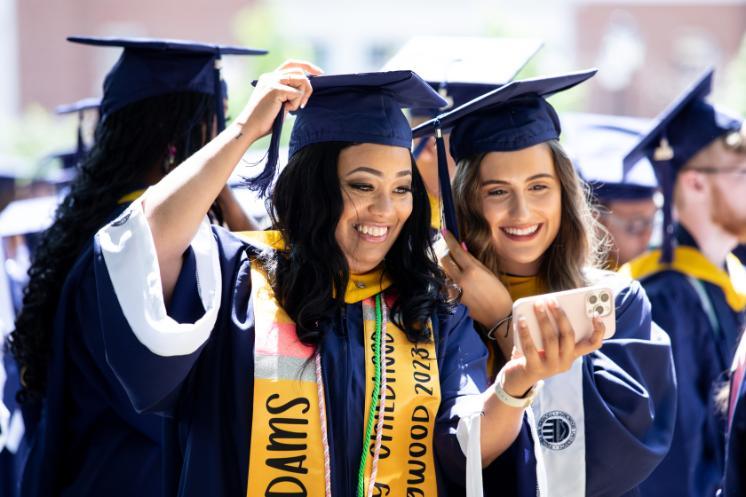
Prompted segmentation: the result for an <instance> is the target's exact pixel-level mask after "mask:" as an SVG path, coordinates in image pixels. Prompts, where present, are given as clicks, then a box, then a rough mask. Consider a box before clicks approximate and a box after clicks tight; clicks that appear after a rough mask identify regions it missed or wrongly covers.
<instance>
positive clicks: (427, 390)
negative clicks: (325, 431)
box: [247, 235, 440, 497]
mask: <svg viewBox="0 0 746 497" xmlns="http://www.w3.org/2000/svg"><path fill="white" fill-rule="evenodd" d="M257 236H258V235H257ZM265 236H266V235H265ZM247 238H254V237H253V236H252V237H249V236H247ZM275 242H276V240H275ZM275 246H277V245H275ZM371 278H372V276H371ZM375 281H377V282H380V281H381V278H380V275H379V276H378V277H377V279H376V280H375ZM251 285H252V289H251V292H252V302H253V305H254V318H255V335H256V338H255V346H254V367H255V370H254V399H253V411H252V412H253V414H252V415H253V418H252V426H251V453H250V455H249V479H248V488H247V495H248V496H251V497H253V496H264V495H268V494H271V493H275V494H277V493H280V494H282V493H286V494H287V495H296V494H297V495H307V496H309V497H323V496H325V478H324V471H325V469H324V451H323V443H322V441H323V437H322V431H321V421H320V419H321V417H320V412H321V408H322V406H323V404H321V403H320V402H319V399H320V396H319V390H318V388H319V385H318V384H317V376H316V369H315V367H314V361H313V359H314V357H315V356H314V354H315V351H314V349H313V348H311V347H307V346H305V345H303V344H301V343H300V342H299V341H298V339H297V336H296V334H295V324H294V323H293V322H292V320H291V319H290V317H289V316H288V315H287V314H286V313H285V311H284V310H283V309H282V308H281V307H280V306H279V304H278V303H277V301H276V300H275V298H274V295H273V292H272V289H271V286H270V284H269V282H268V281H267V277H266V274H265V273H264V271H263V270H262V269H261V267H260V266H259V265H258V264H257V263H252V268H251ZM353 286H354V285H353ZM371 286H372V287H374V288H375V285H371ZM354 288H355V289H356V291H358V294H357V295H360V293H359V292H360V291H361V290H368V292H369V291H370V288H371V287H365V288H364V289H361V288H359V287H358V286H354ZM379 291H380V289H379ZM365 293H367V292H365ZM346 297H347V298H346V299H345V300H348V299H350V298H351V296H350V295H347V296H346ZM373 302H374V301H373V298H371V296H370V295H367V296H365V297H364V300H363V316H364V323H363V328H364V329H363V333H364V337H365V362H366V378H369V379H371V381H368V382H366V399H367V400H366V411H365V413H366V418H367V412H368V409H369V407H370V402H371V398H372V383H371V382H372V378H373V376H374V374H373V371H374V370H373V361H374V358H375V354H374V352H375V350H374V349H375V347H374V343H373V337H374V335H375V305H374V303H373ZM383 322H385V323H386V327H385V330H384V335H383V340H382V342H383V344H385V351H384V354H385V355H386V357H385V363H384V366H385V368H386V372H387V375H386V376H387V378H386V388H385V389H384V390H383V391H382V392H381V396H379V398H378V399H376V404H377V405H378V407H379V408H380V403H381V399H382V398H383V396H385V398H383V400H384V402H383V407H384V418H383V424H382V429H381V446H380V451H379V453H380V459H379V461H378V464H377V467H376V469H377V473H376V478H375V481H374V487H375V490H374V493H373V494H374V495H379V494H383V495H390V496H392V497H393V496H406V495H436V493H437V486H436V480H435V467H434V458H433V444H432V441H433V431H434V423H435V416H436V415H437V412H438V406H439V404H440V384H439V375H438V367H437V360H436V352H435V346H434V344H433V343H432V342H429V343H427V344H412V343H411V342H410V341H409V340H408V339H407V337H406V334H404V332H402V331H401V330H399V329H398V328H397V327H396V326H395V325H394V324H393V323H391V322H389V321H388V319H386V318H385V316H384V321H383ZM336 395H339V392H336ZM321 402H324V398H323V397H322V398H321ZM366 421H367V419H366ZM376 434H377V423H376V430H374V432H373V437H372V443H371V450H370V455H369V457H368V464H367V467H366V471H365V488H366V495H367V494H368V487H369V484H370V477H371V472H372V469H373V466H372V465H373V447H374V446H375V441H376ZM361 435H364V434H361ZM355 463H359V461H355Z"/></svg>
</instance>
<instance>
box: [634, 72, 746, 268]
mask: <svg viewBox="0 0 746 497" xmlns="http://www.w3.org/2000/svg"><path fill="white" fill-rule="evenodd" d="M712 77H713V70H712V69H708V70H707V71H705V72H704V73H703V74H702V75H701V76H700V77H699V78H697V80H696V81H695V82H694V83H693V84H692V85H691V86H690V87H689V88H687V89H686V90H685V91H684V92H683V93H682V94H681V95H680V96H679V97H678V98H677V99H676V100H675V101H674V102H673V103H672V104H671V105H669V106H668V108H667V109H665V110H664V111H663V112H662V113H661V114H660V115H658V117H656V118H655V119H654V121H653V124H652V126H651V127H650V129H649V130H648V131H647V132H646V133H645V134H644V135H643V137H642V138H641V139H640V141H639V142H638V143H637V144H636V145H635V146H634V148H632V149H631V150H630V152H629V153H628V154H627V155H626V157H625V158H624V171H625V174H627V173H629V171H630V170H631V169H632V167H633V166H634V165H635V164H637V162H639V161H640V160H641V159H643V158H645V157H647V158H648V160H650V162H651V164H652V165H653V167H654V169H655V174H656V176H657V177H658V182H659V184H660V186H661V190H662V191H663V197H664V205H663V230H664V231H663V246H662V252H661V261H662V262H671V259H672V256H673V237H674V235H673V233H674V226H673V213H672V205H671V204H672V201H673V190H674V184H675V182H676V176H677V175H678V173H679V171H681V169H682V168H683V167H684V165H686V163H687V162H688V161H689V160H690V159H691V158H692V157H694V156H695V155H696V154H697V153H698V152H699V151H700V150H702V149H703V148H705V147H706V146H708V145H709V144H710V143H712V142H713V141H714V140H715V139H717V138H720V137H723V136H725V137H726V142H727V143H731V142H733V141H736V142H737V143H732V144H733V145H738V144H739V143H740V142H741V141H742V140H743V135H742V134H741V132H740V130H741V126H742V121H741V119H739V118H736V117H732V116H729V115H728V114H726V113H724V112H721V111H718V110H717V109H716V108H715V107H714V106H713V105H712V104H710V103H708V102H707V101H706V100H705V98H706V97H707V96H708V95H709V94H710V92H711V91H712Z"/></svg>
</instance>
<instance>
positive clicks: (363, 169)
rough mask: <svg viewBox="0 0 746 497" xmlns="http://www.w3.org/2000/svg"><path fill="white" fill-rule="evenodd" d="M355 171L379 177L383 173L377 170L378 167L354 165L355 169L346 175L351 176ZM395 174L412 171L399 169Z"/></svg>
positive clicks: (408, 174)
mask: <svg viewBox="0 0 746 497" xmlns="http://www.w3.org/2000/svg"><path fill="white" fill-rule="evenodd" d="M355 173H369V174H372V175H373V176H378V177H379V178H381V177H383V173H382V172H381V171H379V170H378V169H373V168H372V167H366V166H360V167H356V168H355V169H353V170H352V171H350V172H349V173H347V174H346V176H351V175H353V174H355ZM396 175H397V176H411V175H412V171H411V170H409V169H407V170H404V171H399V172H398V173H396Z"/></svg>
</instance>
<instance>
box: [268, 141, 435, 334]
mask: <svg viewBox="0 0 746 497" xmlns="http://www.w3.org/2000/svg"><path fill="white" fill-rule="evenodd" d="M351 145H353V143H348V142H326V143H318V144H314V145H309V146H307V147H305V148H303V149H302V150H300V151H299V152H298V153H296V154H295V155H294V156H293V157H292V158H291V159H290V161H289V162H288V165H287V166H286V167H285V169H284V170H283V171H282V173H281V174H280V176H279V178H278V180H277V183H276V185H275V188H274V191H273V193H272V197H271V202H270V205H271V217H272V221H273V225H274V228H275V229H277V230H279V231H280V232H281V233H282V235H283V238H284V240H285V242H286V245H287V247H288V249H287V250H285V251H278V252H270V253H269V255H268V256H267V258H266V259H265V261H264V262H265V264H266V265H267V266H268V268H269V269H270V279H271V281H272V285H273V289H274V292H275V295H276V297H277V299H278V302H279V303H280V305H282V308H283V309H284V310H285V311H286V312H287V313H288V315H289V316H290V317H291V318H292V319H293V320H294V321H295V323H296V330H297V333H298V338H299V340H301V341H302V342H303V343H305V344H307V345H314V346H315V345H318V344H319V342H320V341H321V332H320V329H321V328H320V323H322V322H324V321H325V320H329V319H333V317H334V315H335V314H336V312H337V310H338V309H340V308H341V307H342V306H343V305H344V294H345V290H346V288H347V280H348V278H349V268H348V265H347V260H346V258H345V256H344V254H343V253H342V249H341V248H340V247H339V244H338V243H337V241H336V238H335V236H334V233H335V228H336V226H337V223H338V222H339V218H340V216H341V214H342V208H343V198H342V192H341V186H340V182H339V177H338V173H337V160H338V157H339V153H340V151H342V150H343V149H344V148H346V147H348V146H351ZM412 197H413V203H412V204H413V208H412V214H411V215H410V216H409V219H407V221H406V222H405V223H404V226H403V227H402V230H401V232H400V233H399V236H398V238H397V239H396V241H395V242H394V244H393V246H392V247H391V249H390V250H389V252H388V254H387V255H386V258H385V260H384V263H383V264H384V271H385V272H386V273H387V275H388V276H389V277H390V278H391V280H392V282H393V285H394V288H395V291H396V296H397V298H396V300H395V304H394V305H393V306H392V309H391V316H392V319H393V320H394V322H395V323H396V324H397V326H399V327H400V328H401V329H402V330H404V331H405V332H406V334H407V336H408V338H409V339H410V340H411V341H413V342H417V341H425V340H429V339H431V337H430V334H429V330H428V328H427V326H426V324H427V321H428V320H429V319H430V317H431V316H433V315H434V314H436V313H437V314H438V315H444V314H446V313H447V312H448V311H449V310H450V309H449V306H448V304H447V303H446V302H445V299H444V295H445V293H444V274H443V272H442V271H441V269H440V268H439V267H438V265H437V263H436V262H435V261H436V259H435V254H434V252H433V249H432V246H431V242H430V240H431V238H430V230H429V226H430V203H429V202H428V198H427V193H426V191H425V185H424V183H423V181H422V177H421V176H420V175H419V173H418V171H417V167H416V165H415V163H414V159H412Z"/></svg>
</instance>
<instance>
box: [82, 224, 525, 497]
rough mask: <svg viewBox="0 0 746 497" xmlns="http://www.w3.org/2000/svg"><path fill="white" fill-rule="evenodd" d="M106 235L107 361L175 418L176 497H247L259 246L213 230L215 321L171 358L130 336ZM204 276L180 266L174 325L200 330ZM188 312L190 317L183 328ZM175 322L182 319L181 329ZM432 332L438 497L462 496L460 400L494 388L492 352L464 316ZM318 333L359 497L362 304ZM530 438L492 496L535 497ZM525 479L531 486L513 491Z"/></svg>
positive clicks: (339, 477)
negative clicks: (254, 258) (489, 374)
mask: <svg viewBox="0 0 746 497" xmlns="http://www.w3.org/2000/svg"><path fill="white" fill-rule="evenodd" d="M129 216H130V213H127V214H125V216H124V217H123V218H122V219H120V220H118V221H115V222H114V223H112V226H115V225H117V226H121V225H124V224H126V223H127V222H128V218H129ZM133 217H135V216H133ZM125 228H126V226H125ZM104 231H105V230H102V232H104ZM102 232H100V233H99V235H98V237H97V239H98V240H99V243H98V244H97V248H96V252H97V253H96V285H97V298H98V305H99V309H100V311H99V312H100V314H101V316H105V317H106V326H105V327H104V341H105V346H106V350H107V357H108V360H109V363H110V364H111V366H112V368H113V370H114V371H115V372H116V375H117V376H118V378H119V379H120V381H121V382H122V384H123V385H124V387H125V389H126V390H127V392H128V394H129V397H130V399H131V401H132V403H133V405H134V406H135V408H136V409H138V410H140V411H145V412H157V413H160V414H162V415H164V416H167V417H170V418H172V419H173V420H174V422H175V426H176V430H175V431H174V432H173V433H174V435H175V436H174V438H173V444H174V446H173V447H170V448H169V449H170V450H168V451H167V454H169V457H170V458H172V460H170V461H167V462H166V464H167V465H168V466H170V467H173V468H179V471H178V475H177V476H176V477H175V479H174V480H173V484H174V487H175V489H176V494H177V495H178V496H179V497H197V496H204V495H222V496H239V495H245V493H246V488H247V478H248V463H249V451H250V440H251V424H252V391H253V383H254V381H253V380H254V361H253V351H254V324H253V323H254V316H253V302H252V298H251V292H250V262H249V255H250V254H252V253H253V248H252V247H251V246H249V245H247V243H246V242H244V241H242V240H239V239H238V238H236V237H235V236H234V235H232V234H230V233H228V232H226V231H225V230H223V229H221V228H212V231H209V232H207V233H208V235H207V236H210V237H211V239H212V240H214V241H215V243H216V248H217V251H218V256H219V267H220V269H219V270H220V273H221V281H220V286H221V295H222V297H221V299H220V301H219V308H218V312H217V318H216V321H215V322H214V324H212V325H211V329H210V330H209V334H208V335H206V336H205V339H204V340H202V341H201V342H199V343H192V344H191V347H192V348H193V350H192V351H185V350H184V349H181V350H180V351H177V352H171V351H169V350H165V349H167V348H168V344H166V346H163V345H161V346H160V347H161V348H164V347H165V349H164V350H161V351H160V355H159V354H157V353H154V352H153V351H151V348H152V347H151V348H148V347H146V346H145V345H144V344H143V341H141V340H142V339H141V338H139V337H142V336H144V335H143V330H138V329H135V328H136V326H131V325H130V323H129V322H128V320H127V319H126V318H125V314H126V313H127V312H128V311H127V310H126V309H125V308H126V307H127V306H128V305H129V304H126V303H124V304H123V303H122V302H124V301H126V300H127V298H128V297H127V296H126V294H125V293H122V290H121V289H120V288H119V284H118V283H117V284H116V285H115V284H114V283H113V282H112V276H111V273H110V270H111V268H110V267H107V262H106V260H105V256H104V253H103V250H104V249H102V243H101V238H102V234H101V233H102ZM137 236H139V235H137V234H136V235H135V237H137ZM147 236H150V235H149V233H148V235H147ZM104 243H105V242H104ZM150 243H152V242H150ZM192 252H193V250H192V249H190V251H189V253H190V254H192ZM190 257H193V256H192V255H190ZM197 267H199V263H198V264H197ZM199 274H201V273H199V270H197V271H196V272H195V266H194V265H192V266H190V265H189V264H185V265H184V266H183V268H182V271H181V274H180V277H179V280H178V283H177V285H176V288H175V291H174V294H173V296H172V299H171V311H170V316H171V317H173V318H174V319H175V320H176V321H179V322H181V323H195V321H196V320H197V319H199V315H200V314H202V313H206V312H208V311H207V309H206V308H205V303H204V300H202V299H201V296H200V292H201V291H203V292H208V290H205V288H206V286H207V285H206V283H205V281H204V280H201V279H200V277H199ZM133 277H134V276H133ZM128 278H129V276H127V277H125V280H127V279H128ZM200 285H201V289H200ZM118 292H119V293H118ZM136 293H138V292H136ZM118 296H119V297H118ZM138 298H139V297H138ZM136 309H141V308H137V307H136ZM141 312H142V311H141ZM190 312H191V313H192V314H193V316H192V317H191V318H187V319H183V316H188V315H189V313H190ZM179 315H180V316H181V317H182V319H181V320H180V319H177V317H178V316H179ZM433 326H434V327H435V329H436V336H437V337H438V342H437V353H438V364H439V369H440V387H441V395H442V400H441V406H440V409H439V412H438V417H437V420H436V428H435V431H436V433H435V434H434V446H435V452H436V454H435V464H436V472H437V475H438V487H439V495H442V496H446V495H448V496H451V495H462V494H463V487H464V475H465V457H464V455H463V453H462V451H461V448H460V447H459V444H458V441H457V439H456V436H455V432H456V428H457V423H458V413H459V411H460V409H461V408H462V406H461V401H462V400H463V399H464V398H465V397H463V396H470V395H475V394H478V393H479V392H481V391H483V390H485V389H486V388H487V383H486V376H485V374H484V371H485V361H486V357H487V353H486V349H485V348H484V346H483V344H482V343H481V341H480V339H479V337H478V336H477V334H476V332H475V331H474V329H473V324H472V321H471V320H470V318H469V317H468V316H467V314H466V312H465V310H464V308H462V307H461V308H458V309H457V311H456V312H455V314H454V315H452V316H445V317H443V318H434V319H433ZM322 327H323V338H322V343H321V360H322V367H323V380H324V383H325V387H326V388H325V390H326V397H327V398H326V402H327V416H328V426H329V434H328V440H329V445H330V452H331V468H332V478H331V482H332V492H333V495H338V496H346V495H354V494H355V489H356V485H357V473H358V466H359V461H360V453H361V450H362V434H363V419H364V413H363V409H364V404H365V398H364V397H365V387H364V385H365V383H364V375H365V368H364V367H363V366H362V365H363V364H364V361H365V357H364V347H363V333H362V305H361V304H360V303H357V304H347V305H345V306H344V307H343V308H342V309H340V311H339V312H338V314H337V315H336V317H335V318H334V320H332V322H328V323H324V324H323V325H322ZM144 333H145V334H147V333H149V331H148V330H145V332H144ZM199 333H201V332H199ZM188 339H189V338H188ZM527 432H528V427H527V426H526V425H525V424H524V430H523V432H522V433H521V435H520V436H519V437H518V439H517V441H516V442H515V443H514V444H513V446H512V447H511V448H510V449H509V450H508V452H507V453H506V454H505V455H503V456H502V457H501V458H499V459H498V460H497V461H496V462H495V463H494V464H493V465H492V466H491V467H489V468H487V469H486V470H485V472H484V475H485V478H486V479H487V481H486V484H485V486H487V487H488V488H489V486H490V485H493V486H494V487H495V488H500V491H501V493H500V495H521V496H526V497H528V496H531V497H533V496H535V495H536V479H535V473H534V468H535V460H534V458H533V446H532V443H531V439H530V437H529V436H528V435H527ZM519 473H520V475H521V476H522V477H524V478H525V479H526V480H525V481H520V482H518V481H517V479H518V474H519Z"/></svg>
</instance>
